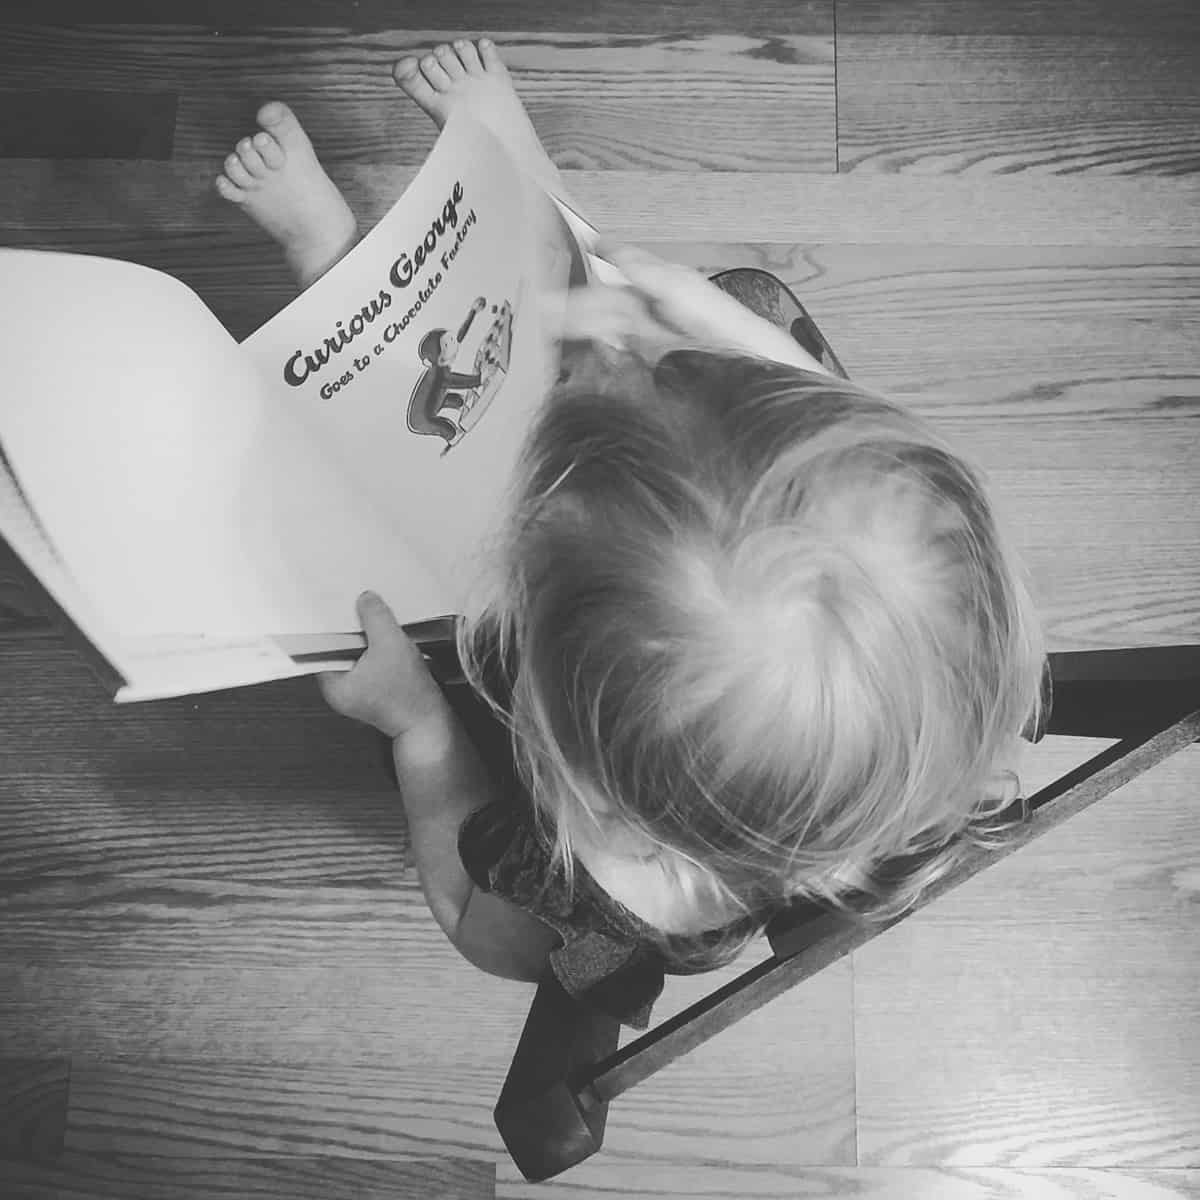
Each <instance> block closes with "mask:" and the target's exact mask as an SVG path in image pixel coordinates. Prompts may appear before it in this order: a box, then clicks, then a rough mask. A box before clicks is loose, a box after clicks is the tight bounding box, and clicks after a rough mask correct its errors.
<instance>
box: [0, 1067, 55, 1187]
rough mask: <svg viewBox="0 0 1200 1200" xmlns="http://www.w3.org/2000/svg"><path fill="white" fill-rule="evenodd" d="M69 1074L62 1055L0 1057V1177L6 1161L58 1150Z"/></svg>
mask: <svg viewBox="0 0 1200 1200" xmlns="http://www.w3.org/2000/svg"><path fill="white" fill-rule="evenodd" d="M70 1075H71V1068H70V1064H69V1063H68V1061H67V1060H66V1059H65V1058H0V1179H2V1178H3V1177H4V1174H5V1172H6V1170H7V1164H8V1163H10V1162H13V1161H23V1162H37V1161H41V1160H47V1159H53V1158H54V1157H56V1156H57V1155H58V1154H59V1153H60V1152H61V1150H62V1147H63V1134H64V1132H65V1130H66V1124H67V1102H68V1099H69V1095H70Z"/></svg>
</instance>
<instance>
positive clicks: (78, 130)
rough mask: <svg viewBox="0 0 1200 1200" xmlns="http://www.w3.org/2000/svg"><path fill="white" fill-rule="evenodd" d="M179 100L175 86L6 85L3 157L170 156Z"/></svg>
mask: <svg viewBox="0 0 1200 1200" xmlns="http://www.w3.org/2000/svg"><path fill="white" fill-rule="evenodd" d="M118 87H119V85H118ZM177 103H178V97H177V96H176V95H175V93H174V92H171V91H162V92H153V93H145V92H140V93H136V94H135V93H132V92H124V91H121V90H118V89H114V90H104V89H101V88H92V89H87V90H85V89H82V88H78V87H76V88H46V89H42V90H37V91H33V90H29V91H26V90H20V91H17V90H6V91H4V92H0V158H57V159H71V158H140V159H168V158H170V157H171V151H172V145H173V142H174V137H175V119H176V111H175V110H176V106H177Z"/></svg>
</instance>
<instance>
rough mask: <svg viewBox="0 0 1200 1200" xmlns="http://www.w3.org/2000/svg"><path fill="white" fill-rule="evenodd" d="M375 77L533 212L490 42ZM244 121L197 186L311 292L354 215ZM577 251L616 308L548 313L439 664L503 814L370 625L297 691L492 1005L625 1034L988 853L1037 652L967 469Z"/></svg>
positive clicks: (461, 735)
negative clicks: (577, 1016)
mask: <svg viewBox="0 0 1200 1200" xmlns="http://www.w3.org/2000/svg"><path fill="white" fill-rule="evenodd" d="M394 77H395V78H396V81H397V82H398V83H399V85H400V87H401V88H402V89H403V90H404V91H405V92H406V93H407V94H408V95H409V96H410V97H411V98H412V99H413V100H414V101H415V102H416V103H417V104H418V106H420V107H421V108H422V109H423V110H424V111H425V112H427V113H428V114H429V115H430V116H432V117H433V119H434V120H435V121H436V122H438V124H439V125H440V124H441V123H444V121H445V120H446V118H447V116H448V115H449V113H450V112H451V111H453V110H454V108H455V106H457V105H465V106H468V107H469V108H470V109H471V110H472V111H473V112H474V113H475V114H476V115H477V116H478V117H479V118H480V119H482V120H484V121H485V122H487V123H488V124H489V125H490V126H491V127H492V128H493V130H494V131H495V132H497V133H498V134H499V136H500V137H501V138H502V139H504V140H505V141H506V143H507V144H508V146H509V148H510V149H511V150H512V151H513V152H514V154H516V155H517V156H518V157H519V158H520V159H521V161H522V162H523V164H524V165H525V167H526V169H527V170H530V171H531V172H533V173H534V174H535V175H537V176H539V177H541V178H542V179H543V180H544V181H546V182H547V183H549V184H551V185H552V186H554V187H555V188H556V189H557V190H558V191H559V194H560V195H561V194H562V182H561V180H560V179H558V177H557V172H556V170H555V168H554V166H553V164H552V163H551V162H550V160H549V159H548V158H547V157H546V155H545V153H544V151H543V150H542V148H541V146H540V143H539V142H538V140H537V136H536V134H535V133H534V131H533V127H532V125H531V124H530V122H529V120H528V117H527V115H526V113H525V111H524V108H523V106H522V105H521V103H520V100H519V99H518V97H517V95H516V92H515V90H514V89H513V87H512V83H511V79H510V77H509V75H508V72H507V70H506V69H505V67H504V65H503V63H502V62H501V61H500V58H499V56H498V54H497V52H496V50H495V47H494V46H492V45H491V43H489V42H488V41H487V40H486V39H481V40H480V42H479V43H478V47H476V45H474V44H473V43H470V42H465V41H460V42H455V43H454V45H453V47H451V46H438V47H437V49H436V50H435V51H434V52H433V54H432V55H429V56H427V57H426V58H424V59H423V60H422V61H421V63H420V64H419V65H418V64H417V63H416V62H414V61H413V60H403V61H402V62H400V63H398V64H397V66H396V68H395V71H394ZM259 120H260V124H261V125H262V127H263V128H262V131H261V132H260V133H259V134H257V135H256V136H255V137H254V138H253V139H252V140H251V139H246V140H244V141H242V142H240V143H239V144H238V147H237V151H236V153H235V154H233V155H230V157H229V158H228V159H227V160H226V173H225V175H224V176H223V177H222V178H221V179H219V180H218V181H217V188H218V190H219V191H220V192H221V194H222V195H223V196H225V197H226V198H227V199H229V200H232V201H234V202H236V203H238V204H241V205H243V206H244V207H245V208H246V209H247V211H248V212H249V214H250V215H251V216H252V217H253V218H254V219H255V220H256V221H257V222H258V223H259V224H260V225H262V226H263V227H264V228H265V229H267V231H268V232H269V233H271V234H272V235H273V236H274V237H275V238H276V239H277V240H279V241H280V242H281V244H282V246H283V249H284V253H285V255H286V256H287V259H288V262H289V263H290V264H291V266H292V268H293V270H294V272H295V274H296V277H297V279H298V281H299V283H300V285H301V286H306V285H307V284H308V283H311V282H312V281H313V280H314V279H316V278H318V277H319V276H320V275H321V274H322V272H323V271H325V270H327V269H328V268H329V266H331V265H332V264H333V263H334V262H336V261H337V259H338V258H340V257H341V256H342V255H343V254H345V253H346V251H347V250H348V249H349V248H350V247H351V246H352V245H353V244H354V241H355V238H356V236H357V234H356V226H355V221H354V217H353V215H352V214H351V213H350V210H349V208H348V206H347V205H346V202H345V200H344V199H343V198H342V197H341V195H340V193H339V192H338V191H337V188H336V187H335V186H334V185H333V183H332V182H331V181H330V180H329V179H328V177H327V176H326V175H325V173H324V171H323V170H322V169H321V167H320V164H319V163H318V162H317V159H316V156H315V154H314V153H313V150H312V147H311V145H310V143H309V141H308V139H307V137H306V136H305V134H304V132H303V130H302V129H301V128H300V125H299V123H298V122H297V121H296V119H295V117H294V116H293V115H292V114H291V113H290V112H289V111H288V110H287V109H286V108H285V107H284V106H283V105H281V104H278V103H272V104H268V105H266V106H265V107H264V108H263V109H262V110H261V111H260V113H259ZM606 254H607V256H608V257H610V258H611V259H612V260H613V261H615V262H616V264H617V265H618V266H619V267H620V268H621V269H622V270H623V271H624V273H625V274H626V275H627V276H628V278H629V279H630V281H631V286H630V287H628V288H619V289H618V288H604V287H599V286H593V287H589V288H586V289H581V290H579V291H577V292H573V293H572V294H571V295H570V297H569V298H568V303H567V319H566V329H565V331H564V340H565V342H568V343H571V344H572V345H574V344H582V345H584V346H587V347H590V348H591V352H590V354H589V356H588V357H587V358H586V359H585V360H584V361H586V362H587V363H588V364H589V369H587V370H579V371H577V372H576V374H575V375H574V376H573V377H571V378H569V379H567V380H566V382H564V383H561V384H560V385H559V387H558V388H556V389H555V391H554V393H553V394H552V395H551V396H550V397H549V398H548V399H547V402H546V405H545V408H544V410H543V414H542V416H541V419H540V421H539V423H538V424H537V426H536V428H535V429H534V430H533V431H532V433H531V436H530V440H529V443H528V446H527V449H526V454H525V458H524V461H523V464H522V473H521V476H520V479H519V485H520V487H519V493H520V497H521V503H520V507H519V510H518V511H517V512H516V513H515V514H514V517H513V520H512V522H511V524H510V529H509V533H508V540H507V544H506V545H505V546H504V548H503V551H502V553H501V555H500V561H499V562H498V563H497V564H496V565H495V568H494V569H493V570H491V571H490V573H488V574H487V577H486V579H485V580H484V582H483V585H482V586H481V593H480V597H479V599H478V601H477V603H476V604H475V605H474V607H473V611H472V612H469V613H466V614H464V620H463V622H462V626H461V629H460V634H459V655H460V658H461V660H462V663H463V667H464V671H465V673H466V675H467V677H468V679H469V680H470V681H471V683H472V684H473V686H474V688H475V690H476V692H477V693H478V695H479V696H480V697H481V699H482V700H483V701H484V702H486V703H487V704H488V705H489V706H490V707H491V708H492V709H493V710H494V711H495V712H496V714H497V715H499V716H500V718H501V720H502V721H503V722H504V723H505V724H506V725H507V726H508V727H509V728H510V730H511V733H512V747H513V756H514V759H515V762H516V765H517V770H518V773H519V779H520V782H521V787H520V788H514V787H510V786H506V785H505V783H504V781H503V779H502V778H500V777H498V776H496V775H495V774H494V773H490V772H488V771H487V770H485V768H484V766H483V763H482V760H481V758H480V756H479V753H478V751H477V749H476V746H475V744H474V743H473V742H472V740H471V739H470V738H469V737H468V735H467V733H466V732H465V730H464V728H463V726H462V724H461V723H460V721H459V720H458V718H457V716H456V715H455V712H454V711H453V710H452V709H451V707H450V706H449V704H448V703H447V700H446V698H445V697H444V695H443V693H442V691H441V690H440V689H439V687H438V685H437V684H436V683H435V682H434V681H433V679H432V678H431V676H430V674H429V672H428V670H427V669H426V667H425V665H424V662H423V660H422V658H421V656H420V654H419V652H418V651H417V649H416V648H415V646H414V645H413V644H412V643H411V642H410V641H409V639H408V638H407V637H406V636H405V634H404V633H403V631H402V630H401V629H400V628H399V626H398V625H397V624H396V622H395V620H394V618H393V617H392V614H391V613H390V612H389V610H388V609H387V607H386V606H385V605H384V604H383V602H382V601H381V600H379V599H378V598H377V597H374V596H372V595H370V594H366V595H364V596H362V597H360V599H359V612H360V615H361V617H362V620H363V626H364V630H365V632H366V636H367V642H368V648H367V650H366V652H365V653H364V654H363V656H362V658H361V659H360V660H359V662H358V663H357V664H356V665H355V667H354V668H353V670H351V671H349V672H348V673H345V674H331V675H326V676H322V677H321V678H320V681H319V682H320V687H321V689H322V693H323V695H324V696H325V698H326V700H327V701H328V703H329V704H330V705H331V706H332V707H333V708H334V709H335V710H336V711H338V712H340V713H343V714H344V715H347V716H350V717H353V718H355V719H357V720H360V721H364V722H367V723H369V724H371V725H373V726H375V727H376V728H377V729H379V730H381V731H382V732H383V733H384V734H386V735H387V736H388V737H390V738H391V739H392V741H393V757H394V761H395V765H396V773H397V778H398V781H399V785H400V792H401V797H402V800H403V803H404V805H405V809H406V812H407V815H408V819H409V825H410V830H411V837H412V843H413V850H414V855H415V858H416V861H417V867H418V873H419V875H420V879H421V883H422V887H423V889H424V892H425V895H426V898H427V899H428V901H429V904H430V908H431V910H432V912H433V915H434V917H435V918H436V919H437V920H438V922H439V924H440V925H441V926H442V928H443V929H444V930H445V932H446V934H447V936H448V937H449V938H450V939H451V941H452V942H453V943H454V945H455V946H456V947H457V948H458V949H459V950H460V952H461V953H463V954H464V956H465V957H466V958H468V959H469V960H470V961H471V962H472V963H474V964H476V965H477V966H479V967H481V968H483V969H484V970H487V971H490V972H492V973H494V974H498V975H502V976H505V977H507V978H514V979H523V980H530V981H534V980H538V979H540V978H542V977H543V976H544V974H545V972H546V970H547V968H548V967H549V968H550V969H552V970H553V971H554V973H555V974H556V975H557V977H558V979H559V980H560V982H561V983H562V984H563V985H564V986H565V987H566V988H567V989H568V990H569V991H571V992H572V993H573V994H574V995H576V996H578V997H581V998H583V999H585V1000H587V1001H588V1002H590V1003H592V1004H595V1005H597V1006H598V1007H601V1008H604V1009H606V1010H607V1011H609V1012H611V1013H613V1014H614V1015H616V1016H617V1017H619V1018H620V1019H621V1020H622V1021H624V1022H626V1023H627V1024H630V1025H633V1026H635V1027H636V1028H644V1027H645V1025H646V1023H647V1021H648V1017H649V1013H650V1007H651V1006H652V1004H653V1002H654V1000H655V999H656V998H657V996H658V994H659V991H660V990H661V987H662V982H663V972H664V971H669V972H672V973H681V972H688V971H694V970H705V969H709V968H711V967H713V966H716V965H719V964H721V963H723V962H727V961H729V960H731V959H732V958H733V957H734V956H735V955H736V953H737V952H738V951H739V950H740V949H741V948H742V947H744V946H745V945H746V943H747V942H748V941H749V940H750V939H751V938H753V937H754V936H756V935H757V934H759V933H760V932H761V930H762V928H763V926H764V925H765V923H766V921H767V920H768V919H769V918H770V916H771V915H772V914H773V913H774V912H777V911H778V910H779V909H781V908H783V907H786V906H788V905H789V904H790V903H793V902H796V901H804V900H811V901H817V902H820V903H822V904H824V905H828V906H835V907H840V908H844V909H851V910H854V911H864V912H865V913H866V911H867V910H868V909H869V910H870V911H869V913H867V915H870V916H873V917H876V918H880V917H882V918H887V917H890V916H893V915H896V914H898V913H900V912H902V911H904V910H905V909H906V908H908V907H909V906H911V904H912V902H913V901H914V900H915V899H916V897H917V896H918V895H919V894H920V892H921V891H922V890H923V889H924V888H925V887H927V886H928V885H929V883H931V882H932V881H933V880H934V879H936V878H938V877H940V876H941V875H942V874H944V873H945V872H946V871H947V870H949V869H950V867H952V866H953V864H954V862H955V861H956V854H957V853H958V852H959V851H960V849H961V845H962V843H961V841H958V840H952V839H958V838H959V837H960V835H966V836H967V837H970V838H972V839H974V840H976V841H983V840H984V839H983V837H982V834H983V833H985V832H990V833H995V832H997V831H998V830H1000V829H1002V828H1004V826H1003V825H1002V824H1000V823H999V821H998V820H997V816H998V814H999V815H1001V816H1002V815H1003V814H1002V813H1001V810H1002V809H1003V808H1005V807H1006V806H1008V805H1009V803H1010V802H1011V801H1012V800H1013V799H1014V797H1015V796H1016V789H1015V788H1014V786H1013V784H1014V783H1015V776H1014V775H1013V773H1012V771H1010V770H1005V763H1006V762H1008V761H1009V759H1010V757H1011V756H1012V755H1013V753H1014V751H1015V750H1016V749H1017V747H1018V744H1019V742H1018V739H1019V737H1020V735H1021V732H1022V730H1023V729H1024V728H1028V725H1027V722H1028V721H1032V722H1033V723H1034V724H1036V723H1037V722H1038V720H1039V719H1040V716H1041V714H1042V697H1041V693H1040V683H1041V680H1042V672H1043V664H1044V650H1043V644H1042V635H1041V631H1040V628H1039V625H1038V621H1037V618H1036V614H1035V612H1034V609H1033V605H1032V602H1031V600H1030V597H1029V593H1028V590H1027V587H1026V584H1025V582H1024V580H1023V575H1022V571H1021V568H1020V566H1019V564H1018V561H1017V559H1016V557H1015V555H1014V553H1013V550H1012V548H1011V546H1010V544H1009V542H1008V541H1007V539H1006V538H1005V536H1004V535H1003V533H1002V531H1001V530H999V529H998V528H997V526H996V522H995V520H994V518H993V515H992V512H991V509H990V506H989V503H988V500H987V498H986V496H985V494H984V491H983V485H982V483H981V480H980V477H979V473H978V472H977V471H976V470H975V469H974V468H972V467H971V466H970V465H968V464H967V463H965V462H963V460H962V459H961V458H960V457H958V456H957V455H956V454H955V453H954V452H953V451H952V450H951V449H950V447H949V446H947V445H946V444H945V443H944V442H943V441H942V439H941V438H940V437H939V436H938V435H937V434H936V433H934V431H933V430H932V429H931V428H930V427H929V425H928V424H927V422H925V421H924V420H923V419H921V418H920V417H919V416H917V415H916V414H914V413H911V412H909V411H906V410H905V409H903V408H900V407H899V406H897V405H895V404H892V403H890V402H888V401H886V400H884V399H882V398H880V397H878V396H875V395H873V394H871V393H869V392H867V391H865V390H863V389H861V388H858V387H856V386H854V385H851V384H849V383H846V382H845V381H843V380H840V379H836V378H834V377H832V376H830V375H828V373H827V372H825V371H824V370H823V368H821V366H820V365H819V364H818V363H817V362H816V361H815V360H814V359H812V358H811V357H810V356H808V355H807V354H806V353H805V352H804V351H803V350H801V349H800V348H799V347H798V346H797V345H796V344H795V343H794V342H793V341H792V339H791V338H789V337H787V336H786V334H784V333H783V332H782V331H780V330H778V329H776V328H775V326H773V325H771V324H770V323H769V322H765V321H762V320H760V319H759V318H757V317H755V316H754V315H753V314H751V313H749V312H748V310H746V309H744V308H743V307H742V306H741V305H739V304H737V302H736V301H733V300H732V299H730V298H729V297H726V296H725V295H724V294H723V293H721V292H720V291H719V290H718V289H716V288H715V287H714V286H713V285H712V284H710V283H709V282H708V281H707V280H705V279H703V277H701V276H700V275H698V274H697V273H695V272H693V271H690V270H687V269H685V268H682V267H677V266H673V265H671V264H669V263H665V262H662V261H661V260H658V259H655V258H653V257H652V256H650V255H646V254H644V253H641V252H637V251H633V250H629V249H625V248H619V247H609V248H607V251H606ZM680 345H685V346H686V347H688V348H686V349H678V348H677V347H678V346H680ZM703 346H707V347H710V348H709V349H700V348H698V347H703ZM597 347H607V348H606V349H601V350H598V349H597ZM713 348H715V349H713ZM897 864H900V866H899V868H898V867H897ZM864 901H865V902H864Z"/></svg>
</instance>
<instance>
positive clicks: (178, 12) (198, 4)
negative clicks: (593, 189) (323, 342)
mask: <svg viewBox="0 0 1200 1200" xmlns="http://www.w3.org/2000/svg"><path fill="white" fill-rule="evenodd" d="M1157 2H1158V3H1161V2H1162V0H1157ZM455 12H456V14H457V15H458V16H460V17H461V18H462V22H463V23H462V25H461V26H460V27H459V28H457V29H455V30H454V31H453V32H454V33H455V35H456V36H457V35H465V36H469V37H477V36H480V35H482V34H495V33H497V32H501V31H512V30H516V31H521V30H531V31H535V32H543V31H551V32H559V31H566V32H570V33H583V32H586V33H592V34H599V35H601V37H603V38H619V37H629V36H644V35H647V34H649V35H651V36H660V35H661V34H662V31H663V30H681V31H686V32H688V33H693V32H698V33H728V32H740V31H744V30H746V29H748V28H753V29H756V30H762V31H765V32H767V33H769V34H786V33H794V32H796V31H797V30H798V29H801V30H802V29H805V28H808V27H811V26H812V25H813V24H814V23H816V24H819V25H820V26H821V32H823V33H832V29H833V0H741V2H740V3H739V4H738V6H737V8H736V9H731V8H730V7H729V5H728V4H727V3H725V2H724V0H655V3H653V4H645V3H643V2H642V0H605V3H604V4H597V5H590V6H584V5H572V6H570V7H569V8H559V7H556V6H553V5H549V6H548V5H543V4H538V3H531V0H466V2H465V3H462V4H459V5H457V6H456V8H455ZM163 15H164V14H163V7H162V5H161V4H160V3H159V2H158V0H105V4H104V9H103V21H104V23H105V24H107V25H130V24H132V25H141V26H148V25H156V24H160V23H162V21H163ZM446 15H447V14H446V6H445V5H444V4H442V3H439V0H406V3H405V5H404V7H403V9H402V10H397V8H396V5H395V3H394V2H393V0H173V3H172V4H171V8H170V17H171V23H172V24H174V25H177V26H188V25H191V26H199V27H200V28H202V29H205V30H207V31H209V32H210V33H224V32H244V31H245V30H247V29H256V28H257V29H264V30H268V31H274V30H284V31H287V30H292V29H297V28H299V29H307V28H317V29H353V30H361V31H374V30H392V29H395V28H396V27H397V25H403V26H404V27H405V28H408V29H440V28H444V22H445V19H446ZM5 17H6V19H7V20H10V21H12V22H14V23H15V22H18V21H20V22H21V23H26V24H35V25H36V24H42V25H55V26H60V27H61V26H73V25H79V24H87V23H89V22H95V20H96V17H97V12H96V8H95V5H94V4H92V3H90V2H89V0H8V2H7V3H6V5H5Z"/></svg>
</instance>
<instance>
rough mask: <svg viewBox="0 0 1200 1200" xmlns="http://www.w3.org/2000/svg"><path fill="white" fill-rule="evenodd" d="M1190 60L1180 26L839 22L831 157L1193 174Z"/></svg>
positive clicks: (876, 164)
mask: <svg viewBox="0 0 1200 1200" xmlns="http://www.w3.org/2000/svg"><path fill="white" fill-rule="evenodd" d="M1198 65H1200V42H1195V43H1194V42H1189V41H1186V40H1184V41H1174V40H1167V39H1153V40H1151V39H1148V38H1138V39H1133V38H1121V39H1114V38H1097V37H1072V38H1064V37H1061V36H1060V37H1041V38H1036V37H1029V36H1020V37H1007V36H1004V37H1002V36H989V37H944V36H938V37H931V36H923V35H919V36H910V35H887V36H854V35H850V34H845V33H843V34H841V35H840V36H839V38H838V163H839V170H841V171H847V172H849V171H859V170H867V171H883V172H900V173H916V174H920V175H930V174H942V173H946V174H952V175H979V174H989V175H991V174H997V175H1011V174H1014V173H1019V172H1028V173H1033V174H1035V175H1047V176H1052V177H1053V176H1057V175H1080V174H1087V175H1099V176H1103V177H1104V178H1106V179H1107V178H1108V177H1110V176H1117V177H1124V176H1129V175H1150V174H1159V175H1167V176H1173V175H1186V174H1193V175H1194V174H1195V173H1196V172H1197V170H1200V70H1198V69H1197V68H1198Z"/></svg>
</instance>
